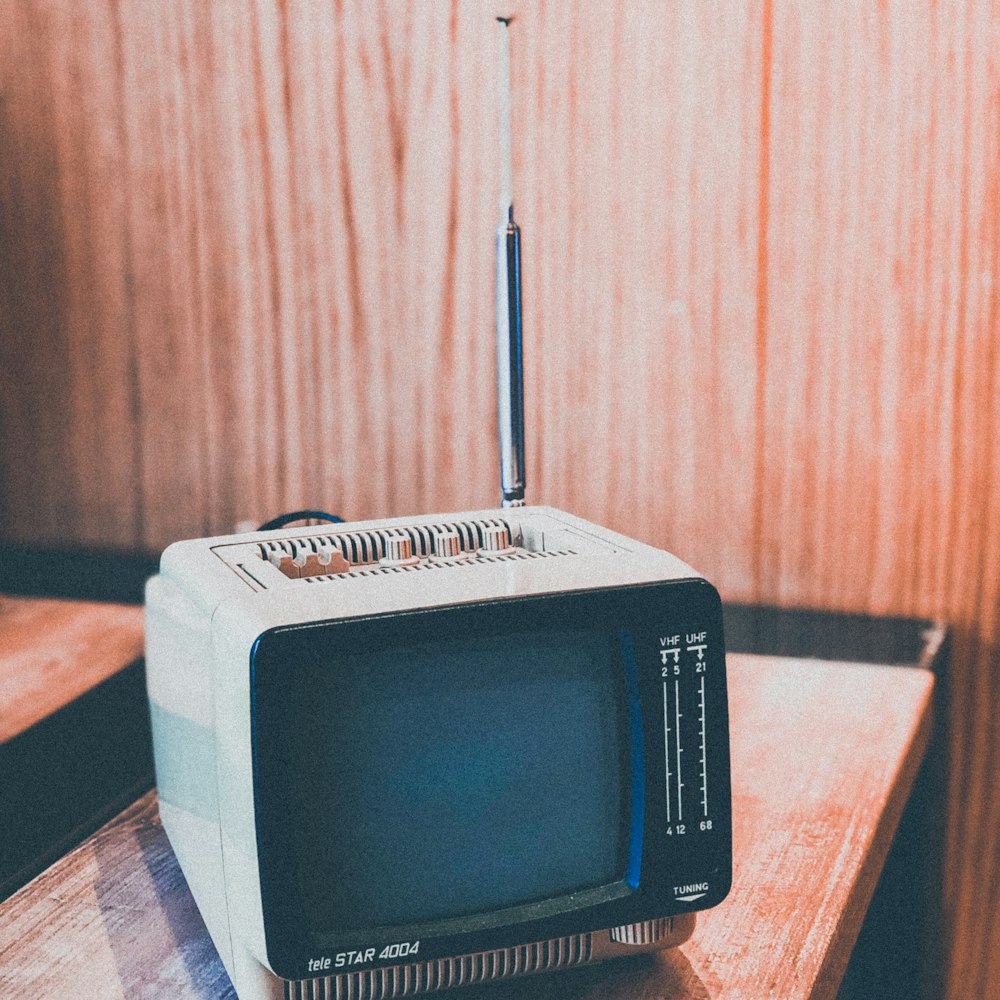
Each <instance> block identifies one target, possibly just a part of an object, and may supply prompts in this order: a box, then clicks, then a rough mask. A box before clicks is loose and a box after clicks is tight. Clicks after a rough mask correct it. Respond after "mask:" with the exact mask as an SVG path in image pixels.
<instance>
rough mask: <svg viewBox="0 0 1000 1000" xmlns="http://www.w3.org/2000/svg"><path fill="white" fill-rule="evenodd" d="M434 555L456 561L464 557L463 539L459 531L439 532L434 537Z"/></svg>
mask: <svg viewBox="0 0 1000 1000" xmlns="http://www.w3.org/2000/svg"><path fill="white" fill-rule="evenodd" d="M434 555H436V556H438V557H439V558H441V559H454V558H456V557H457V556H460V555H462V539H461V536H460V535H459V533H458V532H457V531H439V532H438V533H437V534H436V535H435V536H434Z"/></svg>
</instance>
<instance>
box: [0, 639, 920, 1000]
mask: <svg viewBox="0 0 1000 1000" xmlns="http://www.w3.org/2000/svg"><path fill="white" fill-rule="evenodd" d="M729 671H730V703H731V716H732V773H733V793H734V795H733V797H734V801H733V813H734V816H735V825H734V853H735V857H734V870H735V877H734V887H733V891H732V893H731V894H730V896H729V897H728V898H727V899H726V901H725V902H724V903H723V904H722V905H721V906H719V907H717V908H716V909H714V910H711V911H708V912H706V913H704V914H702V915H700V916H699V923H698V927H697V928H696V930H695V934H694V936H693V938H692V939H691V940H690V941H689V942H688V943H687V944H685V945H684V946H682V947H681V948H679V949H676V950H674V951H672V952H668V953H661V954H660V955H657V956H653V957H642V956H639V957H637V958H635V959H627V960H623V961H620V962H616V963H607V964H605V965H602V966H595V967H592V968H588V969H579V970H574V971H569V972H564V973H560V974H553V975H546V976H538V977H532V978H529V979H525V980H522V981H520V982H512V983H508V984H504V985H501V986H488V987H477V988H473V989H470V990H466V991H464V992H463V993H462V994H459V995H462V996H465V997H469V998H471V997H480V996H481V997H482V998H483V1000H486V998H490V1000H504V998H513V997H559V998H571V997H572V998H576V997H592V998H598V997H601V998H605V997H612V998H617V997H620V998H623V1000H624V998H654V997H656V998H661V997H662V998H678V1000H708V998H716V997H732V998H748V1000H763V998H766V997H775V998H781V1000H795V998H800V997H801V998H805V997H810V998H819V997H833V996H834V995H835V994H836V991H837V987H838V984H839V982H840V980H841V977H842V975H843V972H844V969H845V967H846V965H847V961H848V958H849V956H850V952H851V948H852V946H853V944H854V940H855V938H856V936H857V933H858V929H859V927H860V925H861V921H862V918H863V916H864V913H865V910H866V908H867V906H868V902H869V899H870V897H871V894H872V890H873V889H874V887H875V883H876V881H877V879H878V875H879V872H880V870H881V868H882V864H883V861H884V860H885V856H886V852H887V850H888V847H889V844H890V841H891V839H892V836H893V832H894V830H895V828H896V824H897V822H898V820H899V817H900V814H901V812H902V809H903V806H904V804H905V802H906V799H907V796H908V794H909V791H910V787H911V784H912V781H913V778H914V775H915V774H916V771H917V768H918V766H919V764H920V761H921V759H922V757H923V754H924V750H925V748H926V745H927V739H928V734H929V732H930V724H931V711H930V709H931V694H932V689H933V685H934V680H933V676H932V675H931V673H930V672H929V671H926V670H922V669H916V668H907V667H887V666H878V665H866V664H856V663H851V664H848V663H831V662H825V661H809V660H797V659H790V658H779V657H763V656H751V655H730V657H729ZM0 995H2V996H32V997H34V996H39V997H42V996H50V997H60V998H61V997H70V996H86V997H87V998H88V1000H105V998H107V1000H111V998H116V1000H119V998H121V1000H137V998H154V997H163V998H165V1000H186V998H192V1000H193V998H198V1000H216V998H223V997H232V996H233V995H234V994H233V992H232V987H231V985H230V984H229V980H228V978H227V976H226V973H225V970H224V969H223V967H222V964H221V962H220V961H219V959H218V956H217V955H216V953H215V950H214V948H213V946H212V943H211V941H210V939H209V937H208V935H207V932H206V931H205V928H204V926H203V924H202V922H201V919H200V917H199V915H198V912H197V910H196V908H195V905H194V902H193V900H192V899H191V896H190V894H189V892H188V890H187V887H186V884H185V882H184V879H183V876H182V875H181V873H180V870H179V869H178V867H177V863H176V861H175V859H174V856H173V853H172V851H171V850H170V846H169V844H168V842H167V839H166V836H165V835H164V833H163V831H162V828H161V827H160V824H159V821H158V818H157V813H156V799H155V794H154V793H152V792H151V793H149V794H148V795H146V796H145V797H144V798H142V799H140V800H139V801H138V802H136V803H135V804H134V805H133V806H132V807H131V808H129V809H127V810H126V811H125V812H123V813H122V814H121V815H119V816H118V817H117V818H115V819H114V820H113V821H112V822H110V823H108V824H107V825H106V826H105V827H103V828H102V829H101V830H99V831H98V832H97V833H96V834H94V835H93V836H92V837H91V838H90V839H89V840H87V841H86V842H85V843H83V844H82V845H81V846H80V847H79V848H77V849H76V850H74V851H73V852H72V853H70V854H69V855H67V856H66V857H65V858H63V859H62V860H61V861H59V862H57V863H56V864H55V865H53V866H52V868H50V869H49V870H48V871H46V872H44V873H43V874H42V875H40V876H39V877H38V878H36V879H35V880H34V881H33V882H32V883H30V884H29V885H27V886H25V887H24V888H23V889H22V890H21V891H20V892H18V893H17V894H16V895H15V896H13V897H12V898H11V899H9V900H8V901H7V902H6V903H4V904H2V906H0Z"/></svg>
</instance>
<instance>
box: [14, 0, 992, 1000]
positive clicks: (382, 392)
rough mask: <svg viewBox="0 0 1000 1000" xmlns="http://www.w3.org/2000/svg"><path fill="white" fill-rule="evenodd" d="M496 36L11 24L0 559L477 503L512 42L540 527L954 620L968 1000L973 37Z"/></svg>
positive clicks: (957, 922) (865, 27)
mask: <svg viewBox="0 0 1000 1000" xmlns="http://www.w3.org/2000/svg"><path fill="white" fill-rule="evenodd" d="M494 8H495V5H494V4H487V3H478V2H470V3H463V2H457V3H453V4H452V5H449V4H447V3H444V2H440V3H435V4H430V3H412V4H404V3H400V2H395V3H389V2H383V3H372V2H368V0H364V2H363V0H334V2H326V0H324V2H319V0H316V2H308V0H299V2H295V0H286V2H284V3H280V2H270V0H256V2H242V0H219V2H213V3H212V4H201V3H196V2H194V0H190V2H182V0H168V2H158V0H145V2H140V0H93V2H91V3H87V4H79V3H72V2H70V0H62V2H60V0H22V2H20V3H18V4H9V5H7V6H6V7H5V10H4V22H5V24H4V28H3V31H2V32H0V254H2V259H0V323H2V327H0V332H2V336H0V420H2V424H0V433H2V438H0V534H2V536H3V537H4V538H6V539H9V540H14V541H26V542H44V543H53V544H64V543H74V544H85V545H99V546H124V547H135V546H140V547H145V548H149V549H158V548H159V547H161V546H162V545H164V544H165V543H167V542H169V541H171V540H173V539H176V538H179V537H183V536H191V535H199V534H204V533H213V532H225V531H228V530H231V529H232V528H233V526H234V525H235V524H236V523H237V522H240V521H244V520H258V519H263V518H265V517H268V516H271V515H273V514H276V513H279V512H282V511H284V510H287V509H291V508H295V507H298V506H301V505H303V504H317V505H322V506H326V507H328V508H330V509H333V510H335V511H338V512H340V513H342V514H344V515H345V516H348V517H355V518H357V517H370V516H381V515H388V514H401V513H407V512H416V511H427V510H433V509H441V510H448V509H461V508H466V507H478V506H483V505H489V504H491V503H493V502H494V498H495V497H496V495H497V485H496V480H497V475H496V471H495V470H496V464H497V461H496V455H495V446H494V443H493V437H492V428H493V422H494V402H495V391H494V388H493V385H494V375H493V371H494V363H493V359H492V350H493V347H492V332H491V324H492V256H491V255H492V230H493V226H494V225H495V222H496V218H495V217H496V208H495V204H496V196H497V185H498V171H497V165H496V133H495V120H496V115H495V107H496V99H497V92H496V80H495V77H496V51H495V30H494V28H493V23H492V16H493V15H494V14H496V13H498V12H503V13H507V12H511V11H512V12H513V13H514V14H515V15H516V18H517V20H516V21H515V24H514V27H513V29H512V38H513V44H514V56H513V83H514V89H515V110H514V124H515V129H516V141H515V149H516V153H515V188H516V199H517V212H518V217H519V219H520V221H521V223H522V225H523V229H524V239H525V254H526V261H525V271H524V288H525V305H526V320H525V328H526V338H527V345H528V347H527V351H528V354H527V359H526V366H527V368H526V382H527V385H526V389H527V395H528V418H529V428H528V446H529V450H528V469H529V476H530V478H529V488H530V495H531V497H532V498H533V499H534V500H536V501H539V502H548V503H552V504H556V505H558V506H561V507H565V508H568V509H570V510H573V511H575V512H578V513H581V514H583V515H585V516H588V517H591V518H593V519H595V520H598V521H603V522H605V523H607V524H609V525H611V526H613V527H615V528H618V529H620V530H622V531H625V532H628V533H631V534H634V535H637V536H639V537H641V538H644V539H646V540H648V541H650V542H653V543H655V544H659V545H663V546H666V547H668V548H670V549H672V550H674V551H676V552H678V553H679V554H681V555H682V556H684V557H685V558H687V559H688V560H689V561H690V562H692V563H694V564H695V565H696V566H698V567H699V568H701V569H702V570H703V571H704V572H706V573H707V574H708V575H709V576H710V577H711V578H712V579H714V580H715V581H716V582H717V583H718V584H719V586H720V588H721V590H722V591H723V593H724V595H725V596H726V597H728V598H730V599H745V600H760V601H778V602H782V603H785V604H805V605H813V606H818V607H828V608H843V609H859V610H868V611H873V612H897V613H906V614H911V613H913V614H923V615H942V616H944V617H946V618H947V619H948V620H950V621H951V622H952V623H954V625H955V628H956V640H957V641H956V652H955V658H954V664H953V672H952V675H951V678H950V680H949V690H948V695H949V705H950V707H949V709H948V716H949V718H948V720H947V721H948V722H949V724H950V727H951V741H950V759H949V769H950V774H951V777H952V784H951V788H950V793H949V794H950V806H951V808H950V811H949V815H948V831H947V845H946V848H947V849H946V858H945V869H944V871H945V875H944V885H943V893H944V907H945V921H944V925H943V928H942V934H943V937H942V942H943V951H944V955H945V959H944V961H943V962H942V963H941V965H940V969H939V971H940V975H941V977H942V978H943V985H942V989H941V993H940V995H944V996H947V997H948V998H950V1000H958V998H959V997H966V996H977V997H987V996H993V997H997V996H1000V917H998V912H1000V860H998V859H1000V834H998V831H1000V792H998V790H997V789H996V787H995V784H996V782H995V775H996V763H997V760H998V756H1000V723H997V722H996V721H995V717H996V713H995V711H994V706H995V704H996V703H997V701H998V699H1000V669H998V668H1000V656H998V641H1000V639H998V625H1000V530H997V525H998V524H1000V433H998V432H1000V422H998V416H1000V343H998V338H1000V328H998V311H997V309H998V296H997V288H998V287H1000V271H998V267H1000V263H998V259H997V255H998V249H1000V67H998V63H997V59H998V56H997V53H1000V13H998V12H997V10H996V9H995V8H991V6H990V5H988V4H983V3H980V4H967V3H960V2H958V0H942V2H939V3H937V4H912V3H907V2H902V0H899V2H882V3H875V2H873V0H843V2H839V3H828V4H801V3H798V2H795V0H757V2H751V3H746V4H742V3H732V4H714V3H707V2H705V3H685V4H676V3H668V2H661V3H655V4H654V3H648V4H629V5H621V4H617V3H614V2H611V0H608V2H604V3H596V2H595V3H592V4H587V5H573V4H570V3H569V2H568V0H567V2H547V3H537V4H531V3H527V2H524V0H515V2H513V3H512V4H510V5H508V7H505V8H503V11H500V10H499V9H494Z"/></svg>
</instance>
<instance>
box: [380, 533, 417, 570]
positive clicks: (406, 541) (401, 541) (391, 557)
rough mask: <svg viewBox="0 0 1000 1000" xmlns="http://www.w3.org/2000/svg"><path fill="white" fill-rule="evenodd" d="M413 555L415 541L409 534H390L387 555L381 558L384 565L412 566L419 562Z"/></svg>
mask: <svg viewBox="0 0 1000 1000" xmlns="http://www.w3.org/2000/svg"><path fill="white" fill-rule="evenodd" d="M419 561H420V560H419V559H417V558H416V557H415V556H414V555H413V542H412V541H411V540H410V536H409V535H388V536H387V537H386V539H385V555H384V556H383V557H382V558H381V559H380V560H379V562H380V563H381V564H382V565H383V566H412V565H413V564H414V563H416V562H419Z"/></svg>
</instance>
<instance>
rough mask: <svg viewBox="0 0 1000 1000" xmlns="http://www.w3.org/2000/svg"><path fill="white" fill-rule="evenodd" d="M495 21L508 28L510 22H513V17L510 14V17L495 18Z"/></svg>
mask: <svg viewBox="0 0 1000 1000" xmlns="http://www.w3.org/2000/svg"><path fill="white" fill-rule="evenodd" d="M497 20H498V21H499V22H500V23H501V24H502V25H505V26H507V27H510V22H511V21H513V20H514V15H513V14H511V15H510V17H499V16H498V17H497Z"/></svg>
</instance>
